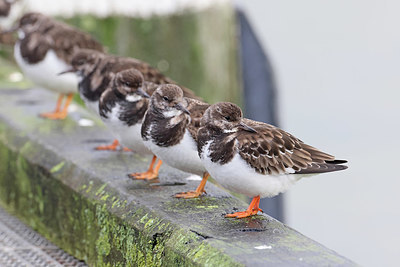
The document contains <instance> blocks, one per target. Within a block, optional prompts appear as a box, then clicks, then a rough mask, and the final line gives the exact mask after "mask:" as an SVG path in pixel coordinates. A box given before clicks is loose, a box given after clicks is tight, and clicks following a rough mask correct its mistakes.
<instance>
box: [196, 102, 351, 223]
mask: <svg viewBox="0 0 400 267" xmlns="http://www.w3.org/2000/svg"><path fill="white" fill-rule="evenodd" d="M198 152H199V156H200V158H201V160H202V163H203V164H204V167H205V168H206V170H207V171H208V172H209V173H210V175H211V176H212V177H213V178H214V179H215V180H216V181H217V182H219V183H220V184H221V185H222V186H224V187H225V188H227V189H230V190H232V191H234V192H238V193H241V194H245V195H247V196H249V197H253V201H252V202H251V203H250V206H249V207H248V209H247V210H246V211H241V212H235V213H233V214H227V215H226V217H235V218H245V217H248V216H252V215H255V214H257V213H258V211H261V209H260V208H259V202H260V198H261V197H273V196H275V195H277V194H279V193H282V192H285V191H286V190H287V189H288V188H289V187H290V186H291V185H292V184H294V183H295V182H296V181H297V180H299V179H300V178H301V177H304V176H305V175H306V174H317V173H323V172H332V171H339V170H344V169H346V168H347V166H344V165H341V164H342V163H346V162H347V161H345V160H335V157H334V156H332V155H329V154H327V153H325V152H322V151H320V150H318V149H316V148H314V147H312V146H310V145H307V144H305V143H303V142H302V141H301V140H299V139H298V138H296V137H294V136H292V135H291V134H289V133H287V132H285V131H283V130H281V129H279V128H277V127H275V126H272V125H270V124H266V123H262V122H257V121H252V120H249V119H243V117H242V111H241V110H240V108H239V107H238V106H236V105H235V104H232V103H228V102H221V103H217V104H214V105H212V106H210V107H209V108H208V109H207V110H206V112H205V113H204V116H203V118H202V120H201V127H200V129H199V131H198Z"/></svg>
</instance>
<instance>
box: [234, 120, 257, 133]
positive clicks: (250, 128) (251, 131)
mask: <svg viewBox="0 0 400 267" xmlns="http://www.w3.org/2000/svg"><path fill="white" fill-rule="evenodd" d="M238 127H240V128H242V129H243V130H245V131H248V132H250V133H256V132H257V131H256V130H254V128H252V127H250V126H248V125H246V124H245V123H244V122H242V121H241V122H240V123H239V125H238Z"/></svg>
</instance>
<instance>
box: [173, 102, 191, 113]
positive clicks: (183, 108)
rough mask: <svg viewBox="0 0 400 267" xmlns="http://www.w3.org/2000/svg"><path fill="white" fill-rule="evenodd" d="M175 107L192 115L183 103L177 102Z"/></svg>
mask: <svg viewBox="0 0 400 267" xmlns="http://www.w3.org/2000/svg"><path fill="white" fill-rule="evenodd" d="M175 108H176V109H177V110H180V111H183V112H185V113H186V114H188V115H190V112H189V110H187V109H186V108H185V107H184V106H183V105H182V104H181V103H177V104H176V105H175Z"/></svg>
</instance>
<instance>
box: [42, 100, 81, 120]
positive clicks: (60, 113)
mask: <svg viewBox="0 0 400 267" xmlns="http://www.w3.org/2000/svg"><path fill="white" fill-rule="evenodd" d="M73 96H74V94H72V93H71V94H68V96H67V100H66V101H65V105H64V108H63V109H62V110H60V109H61V103H62V99H63V97H64V94H60V96H59V97H58V100H57V106H56V109H55V110H54V112H46V113H41V114H40V117H43V118H46V119H50V120H62V119H65V117H67V114H68V106H69V104H71V101H72V98H73Z"/></svg>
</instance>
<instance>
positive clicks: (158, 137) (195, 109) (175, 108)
mask: <svg viewBox="0 0 400 267" xmlns="http://www.w3.org/2000/svg"><path fill="white" fill-rule="evenodd" d="M209 106H210V105H209V104H207V103H204V102H202V101H199V100H196V99H191V98H188V97H184V96H183V91H182V89H181V88H180V87H179V86H177V85H174V84H162V85H160V86H159V87H158V88H157V89H156V90H155V92H154V93H153V94H152V96H151V97H150V104H149V108H148V110H147V112H146V115H145V118H144V120H143V123H142V138H143V143H144V145H145V146H146V147H147V148H148V149H149V150H151V151H152V152H153V153H154V155H156V156H157V157H158V158H159V159H161V160H162V161H163V162H164V163H167V164H168V165H170V166H171V167H174V168H176V169H179V170H181V171H184V172H189V173H193V174H196V175H199V176H203V179H202V181H201V182H200V185H199V186H198V187H197V189H196V190H195V191H189V192H181V193H178V194H175V197H177V198H196V197H199V196H200V195H202V194H203V193H205V190H204V187H205V185H206V182H207V179H208V177H209V174H208V172H207V171H206V169H205V168H204V166H203V163H202V162H201V160H200V158H199V155H198V153H197V130H198V129H199V127H200V119H201V118H202V116H203V113H204V112H205V110H206V109H207V108H208V107H209Z"/></svg>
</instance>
